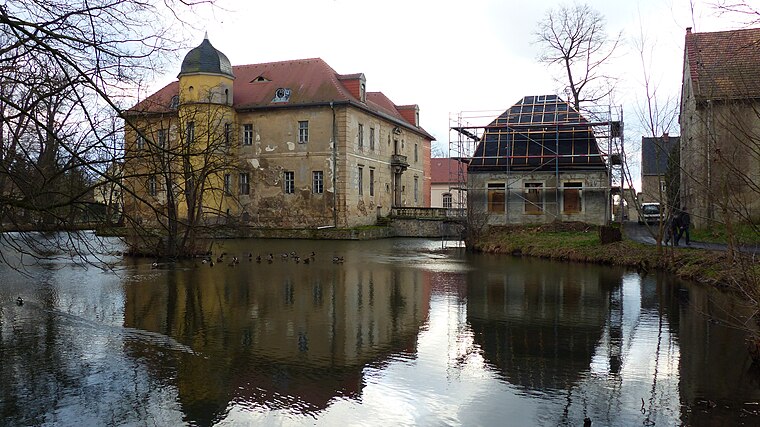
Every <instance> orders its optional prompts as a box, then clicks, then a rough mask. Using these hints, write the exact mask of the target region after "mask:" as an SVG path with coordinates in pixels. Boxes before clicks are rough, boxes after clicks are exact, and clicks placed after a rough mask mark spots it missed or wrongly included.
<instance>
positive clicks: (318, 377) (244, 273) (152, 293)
mask: <svg viewBox="0 0 760 427" xmlns="http://www.w3.org/2000/svg"><path fill="white" fill-rule="evenodd" d="M294 266H295V264H294V263H285V262H281V261H279V260H278V261H277V262H276V263H275V264H266V265H265V264H256V263H253V262H251V263H249V264H243V265H241V266H238V267H236V268H234V269H233V268H229V267H226V266H224V265H218V266H217V267H214V268H213V269H212V268H210V267H208V266H204V265H200V264H199V266H198V267H196V268H193V269H190V270H187V271H181V270H175V271H172V272H169V273H168V277H166V279H167V280H168V282H169V283H168V286H163V287H160V288H158V289H157V287H151V286H134V287H131V288H129V290H128V293H127V296H126V299H127V301H126V316H125V324H126V326H128V327H134V328H138V329H143V330H147V331H152V332H158V333H160V334H163V335H167V336H170V337H172V338H174V339H176V340H177V341H179V342H180V343H182V344H184V345H187V346H189V347H191V348H192V349H193V350H194V351H195V352H196V354H183V355H181V356H180V357H181V361H180V362H179V363H178V365H177V372H176V378H174V379H172V380H171V381H173V382H174V383H176V386H177V389H178V390H179V395H180V400H181V402H182V407H183V411H184V412H185V414H186V416H187V419H188V420H192V421H193V422H199V423H212V422H214V421H215V420H216V419H215V417H220V416H222V414H224V411H225V408H227V407H228V405H229V404H230V402H232V401H240V402H245V403H247V405H248V406H250V405H260V406H264V407H267V408H283V409H291V410H292V409H294V408H295V409H296V410H298V411H303V412H317V411H320V410H323V409H325V408H326V407H327V406H328V405H329V402H331V401H332V400H333V399H334V398H335V397H338V396H342V397H349V398H356V397H358V396H359V393H360V391H361V387H362V371H363V368H364V367H365V366H366V365H367V364H378V363H380V364H382V363H384V362H383V361H384V360H385V359H386V358H387V357H388V355H390V354H393V353H397V352H399V351H407V350H410V349H413V347H414V345H415V342H416V336H417V332H418V330H419V327H420V325H421V324H422V322H424V320H425V319H426V318H427V309H428V297H427V295H426V292H429V291H428V290H426V289H428V288H426V287H425V286H423V283H424V281H423V280H420V278H419V277H417V276H418V275H420V274H421V273H419V272H408V271H403V270H395V271H389V270H385V269H383V270H378V271H375V270H373V269H367V267H366V266H362V269H361V270H359V269H354V268H352V267H349V266H348V265H341V266H340V267H335V266H334V265H333V264H331V263H329V261H325V264H324V265H319V264H318V263H317V264H316V265H315V264H311V265H309V266H308V267H307V266H303V265H301V266H299V267H301V268H294ZM220 269H224V270H222V271H219V270H220ZM252 270H253V271H252ZM252 273H253V274H252ZM420 277H421V276H420ZM135 344H136V345H135ZM133 345H134V347H133ZM128 351H129V353H130V354H133V355H135V356H136V355H138V354H140V352H141V351H142V350H141V349H140V344H139V343H134V344H133V343H130V345H129V350H128ZM151 363H152V362H151ZM152 371H153V372H155V373H156V375H163V374H161V373H160V370H159V369H154V370H152Z"/></svg>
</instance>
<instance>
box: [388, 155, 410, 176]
mask: <svg viewBox="0 0 760 427" xmlns="http://www.w3.org/2000/svg"><path fill="white" fill-rule="evenodd" d="M391 167H392V168H393V171H394V172H396V173H402V172H404V171H405V170H406V169H407V168H408V167H409V163H407V162H406V156H402V155H401V154H392V155H391Z"/></svg>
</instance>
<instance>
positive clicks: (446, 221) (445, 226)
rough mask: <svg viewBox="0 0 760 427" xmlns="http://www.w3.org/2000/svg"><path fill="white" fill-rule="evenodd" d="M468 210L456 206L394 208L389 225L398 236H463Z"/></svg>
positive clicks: (389, 218)
mask: <svg viewBox="0 0 760 427" xmlns="http://www.w3.org/2000/svg"><path fill="white" fill-rule="evenodd" d="M466 224H467V210H466V209H454V208H407V207H403V208H392V209H391V214H390V216H389V217H388V225H389V226H390V227H391V229H392V230H393V234H394V235H395V236H398V237H451V238H460V239H461V238H463V237H464V232H465V228H466Z"/></svg>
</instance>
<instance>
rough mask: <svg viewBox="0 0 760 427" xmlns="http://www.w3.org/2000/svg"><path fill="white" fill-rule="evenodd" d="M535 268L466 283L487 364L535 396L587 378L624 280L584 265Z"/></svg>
mask: <svg viewBox="0 0 760 427" xmlns="http://www.w3.org/2000/svg"><path fill="white" fill-rule="evenodd" d="M543 267H544V268H542V267H541V265H535V266H531V265H530V264H528V265H527V266H526V265H523V266H522V267H521V268H514V269H510V270H509V272H508V273H506V275H496V276H493V277H488V276H486V277H482V273H480V272H478V271H476V272H473V273H471V277H470V278H468V289H467V295H468V298H467V321H468V322H469V323H470V325H471V327H472V330H473V332H474V334H475V341H476V342H477V343H478V345H479V346H480V347H481V348H482V349H483V356H484V358H485V359H486V360H487V361H488V362H489V363H491V364H493V365H494V366H495V367H496V368H497V369H498V370H499V371H500V372H501V373H502V374H503V375H504V376H505V378H506V379H507V380H508V381H509V382H511V383H513V384H515V385H519V386H522V387H526V388H528V389H531V390H545V389H555V390H563V389H566V388H567V387H568V385H570V384H573V383H575V382H576V381H577V380H578V379H579V377H580V374H581V373H582V372H587V371H588V369H589V365H590V363H591V357H592V356H593V354H594V352H595V350H596V348H597V345H598V343H599V340H600V339H601V338H602V335H603V332H604V326H605V324H606V323H607V314H608V311H609V297H608V295H609V293H610V291H611V287H612V286H619V283H620V277H619V276H617V277H616V278H615V277H610V278H609V279H608V278H605V277H604V276H601V275H600V273H599V271H597V270H594V269H588V268H586V267H585V266H571V265H555V266H553V267H554V268H552V269H546V268H545V267H546V265H545V264H543Z"/></svg>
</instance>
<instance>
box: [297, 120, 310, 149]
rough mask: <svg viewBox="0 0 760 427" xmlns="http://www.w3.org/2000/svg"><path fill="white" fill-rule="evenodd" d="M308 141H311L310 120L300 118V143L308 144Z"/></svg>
mask: <svg viewBox="0 0 760 427" xmlns="http://www.w3.org/2000/svg"><path fill="white" fill-rule="evenodd" d="M307 142H309V121H308V120H299V121H298V143H299V144H306V143H307Z"/></svg>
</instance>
